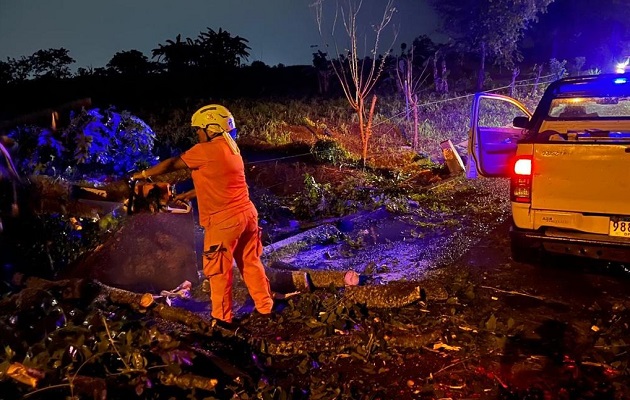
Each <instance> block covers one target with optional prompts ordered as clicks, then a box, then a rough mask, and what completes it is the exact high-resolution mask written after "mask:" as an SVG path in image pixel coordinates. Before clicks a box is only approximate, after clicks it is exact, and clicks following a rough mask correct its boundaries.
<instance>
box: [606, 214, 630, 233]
mask: <svg viewBox="0 0 630 400" xmlns="http://www.w3.org/2000/svg"><path fill="white" fill-rule="evenodd" d="M608 235H610V236H617V237H625V238H630V217H612V218H610V226H609V227H608Z"/></svg>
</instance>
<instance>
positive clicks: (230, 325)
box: [211, 318, 239, 331]
mask: <svg viewBox="0 0 630 400" xmlns="http://www.w3.org/2000/svg"><path fill="white" fill-rule="evenodd" d="M211 325H212V327H213V328H214V327H219V328H221V329H225V330H228V331H235V330H236V329H238V327H239V324H238V323H237V322H234V321H233V322H227V321H223V320H221V319H217V318H212V322H211Z"/></svg>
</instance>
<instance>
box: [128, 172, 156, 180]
mask: <svg viewBox="0 0 630 400" xmlns="http://www.w3.org/2000/svg"><path fill="white" fill-rule="evenodd" d="M141 179H145V180H149V181H150V180H151V178H150V177H149V176H148V175H147V174H146V171H145V170H142V171H140V172H134V173H133V174H132V175H131V180H134V181H139V180H141Z"/></svg>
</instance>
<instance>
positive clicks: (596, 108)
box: [548, 97, 630, 120]
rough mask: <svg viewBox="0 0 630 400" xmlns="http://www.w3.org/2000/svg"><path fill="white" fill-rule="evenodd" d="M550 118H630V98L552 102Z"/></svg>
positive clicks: (598, 98) (577, 99) (571, 99)
mask: <svg viewBox="0 0 630 400" xmlns="http://www.w3.org/2000/svg"><path fill="white" fill-rule="evenodd" d="M548 116H549V117H551V118H557V119H568V120H583V119H593V118H601V117H608V118H630V97H579V98H576V97H572V98H558V99H553V100H552V101H551V105H550V107H549V112H548Z"/></svg>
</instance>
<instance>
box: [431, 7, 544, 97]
mask: <svg viewBox="0 0 630 400" xmlns="http://www.w3.org/2000/svg"><path fill="white" fill-rule="evenodd" d="M553 1H554V0H467V1H461V0H430V2H431V4H432V6H433V7H434V8H435V10H436V11H437V13H438V14H439V15H440V17H441V20H442V24H441V30H442V31H443V32H444V33H446V34H447V35H448V36H449V37H450V38H451V40H452V43H453V45H454V46H456V47H457V48H458V49H463V50H466V51H472V52H474V53H476V54H478V55H479V57H480V59H481V65H480V81H478V86H480V84H482V83H483V77H484V75H485V62H486V58H489V59H490V60H492V61H493V62H494V63H495V64H497V65H501V66H505V67H508V68H512V67H514V65H515V63H516V62H518V61H521V59H522V56H521V53H520V51H519V47H518V45H519V43H520V41H521V39H522V38H523V36H524V34H525V31H526V30H527V28H529V27H530V24H531V23H532V22H536V21H537V20H538V17H539V15H540V14H541V13H544V12H546V10H547V6H548V5H549V4H550V3H552V2H553ZM479 89H480V88H479Z"/></svg>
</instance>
